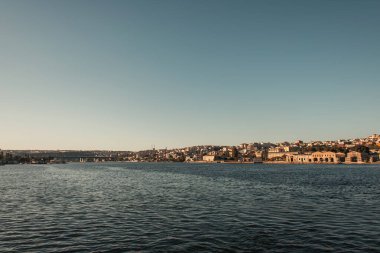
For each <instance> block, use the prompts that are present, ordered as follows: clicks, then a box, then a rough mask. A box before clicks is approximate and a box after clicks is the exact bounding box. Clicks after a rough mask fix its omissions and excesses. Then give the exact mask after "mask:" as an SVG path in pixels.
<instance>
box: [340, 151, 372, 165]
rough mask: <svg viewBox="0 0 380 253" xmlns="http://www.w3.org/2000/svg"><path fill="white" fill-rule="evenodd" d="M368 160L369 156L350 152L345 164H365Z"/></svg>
mask: <svg viewBox="0 0 380 253" xmlns="http://www.w3.org/2000/svg"><path fill="white" fill-rule="evenodd" d="M368 160H369V155H368V154H367V153H364V152H357V151H351V152H349V153H348V154H347V157H346V163H365V162H367V161H368Z"/></svg>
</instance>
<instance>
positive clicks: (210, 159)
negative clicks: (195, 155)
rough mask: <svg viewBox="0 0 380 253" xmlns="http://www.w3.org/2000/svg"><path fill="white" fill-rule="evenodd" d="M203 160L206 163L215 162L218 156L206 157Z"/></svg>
mask: <svg viewBox="0 0 380 253" xmlns="http://www.w3.org/2000/svg"><path fill="white" fill-rule="evenodd" d="M202 160H203V161H204V162H214V161H216V156H215V155H204V156H203V158H202Z"/></svg>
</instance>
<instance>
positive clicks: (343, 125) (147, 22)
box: [0, 0, 380, 150]
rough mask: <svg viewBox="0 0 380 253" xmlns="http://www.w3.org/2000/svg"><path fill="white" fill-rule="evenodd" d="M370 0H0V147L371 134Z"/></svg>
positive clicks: (376, 102) (376, 29)
mask: <svg viewBox="0 0 380 253" xmlns="http://www.w3.org/2000/svg"><path fill="white" fill-rule="evenodd" d="M379 13H380V1H378V0H363V1H359V0H340V1H338V0H327V1H323V0H315V1H313V0H310V1H304V0H297V1H296V0H288V1H283V0H262V1H260V0H252V1H251V0H230V1H223V0H191V1H190V0H188V1H180V0H160V1H158V0H125V1H115V0H109V1H105V0H103V1H97V0H91V1H85V0H75V1H74V0H67V1H56V0H53V1H51V0H47V1H38V0H34V1H30V0H17V1H14V0H2V1H0V108H1V112H0V115H1V116H0V148H1V149H109V150H143V149H150V148H152V146H153V145H154V146H155V147H156V148H165V147H168V148H171V147H184V146H191V145H202V144H214V145H236V144H239V143H243V142H262V141H265V142H266V141H271V142H280V141H294V140H298V139H302V140H305V141H308V140H332V139H333V140H335V139H340V138H352V137H365V136H368V135H370V134H372V133H380V116H379V108H380V96H379V94H380V15H379Z"/></svg>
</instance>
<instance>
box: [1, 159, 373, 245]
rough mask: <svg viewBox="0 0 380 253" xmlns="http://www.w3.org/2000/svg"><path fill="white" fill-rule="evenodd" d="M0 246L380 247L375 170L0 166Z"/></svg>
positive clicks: (229, 166)
mask: <svg viewBox="0 0 380 253" xmlns="http://www.w3.org/2000/svg"><path fill="white" fill-rule="evenodd" d="M0 224H1V226H0V251H1V252H63V251H77V252H80V251H83V252H89V251H92V252H103V251H115V252H117V251H138V252H140V251H142V252H160V251H162V252H167V251H182V252H183V251H187V252H210V251H214V252H228V251H230V252H235V251H240V252H242V251H247V252H252V251H255V252H268V251H270V252H305V251H310V252H380V236H379V234H380V168H379V166H376V165H375V166H369V165H367V166H335V165H327V166H313V165H308V166H291V165H223V164H215V165H212V164H120V163H117V164H108V163H107V164H65V165H54V166H48V165H46V166H30V165H23V166H18V165H15V166H2V167H1V168H0Z"/></svg>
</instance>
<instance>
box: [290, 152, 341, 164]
mask: <svg viewBox="0 0 380 253" xmlns="http://www.w3.org/2000/svg"><path fill="white" fill-rule="evenodd" d="M344 158H345V155H344V154H343V153H334V152H313V153H311V154H287V155H286V162H289V163H342V162H344V161H345V159H344Z"/></svg>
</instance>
